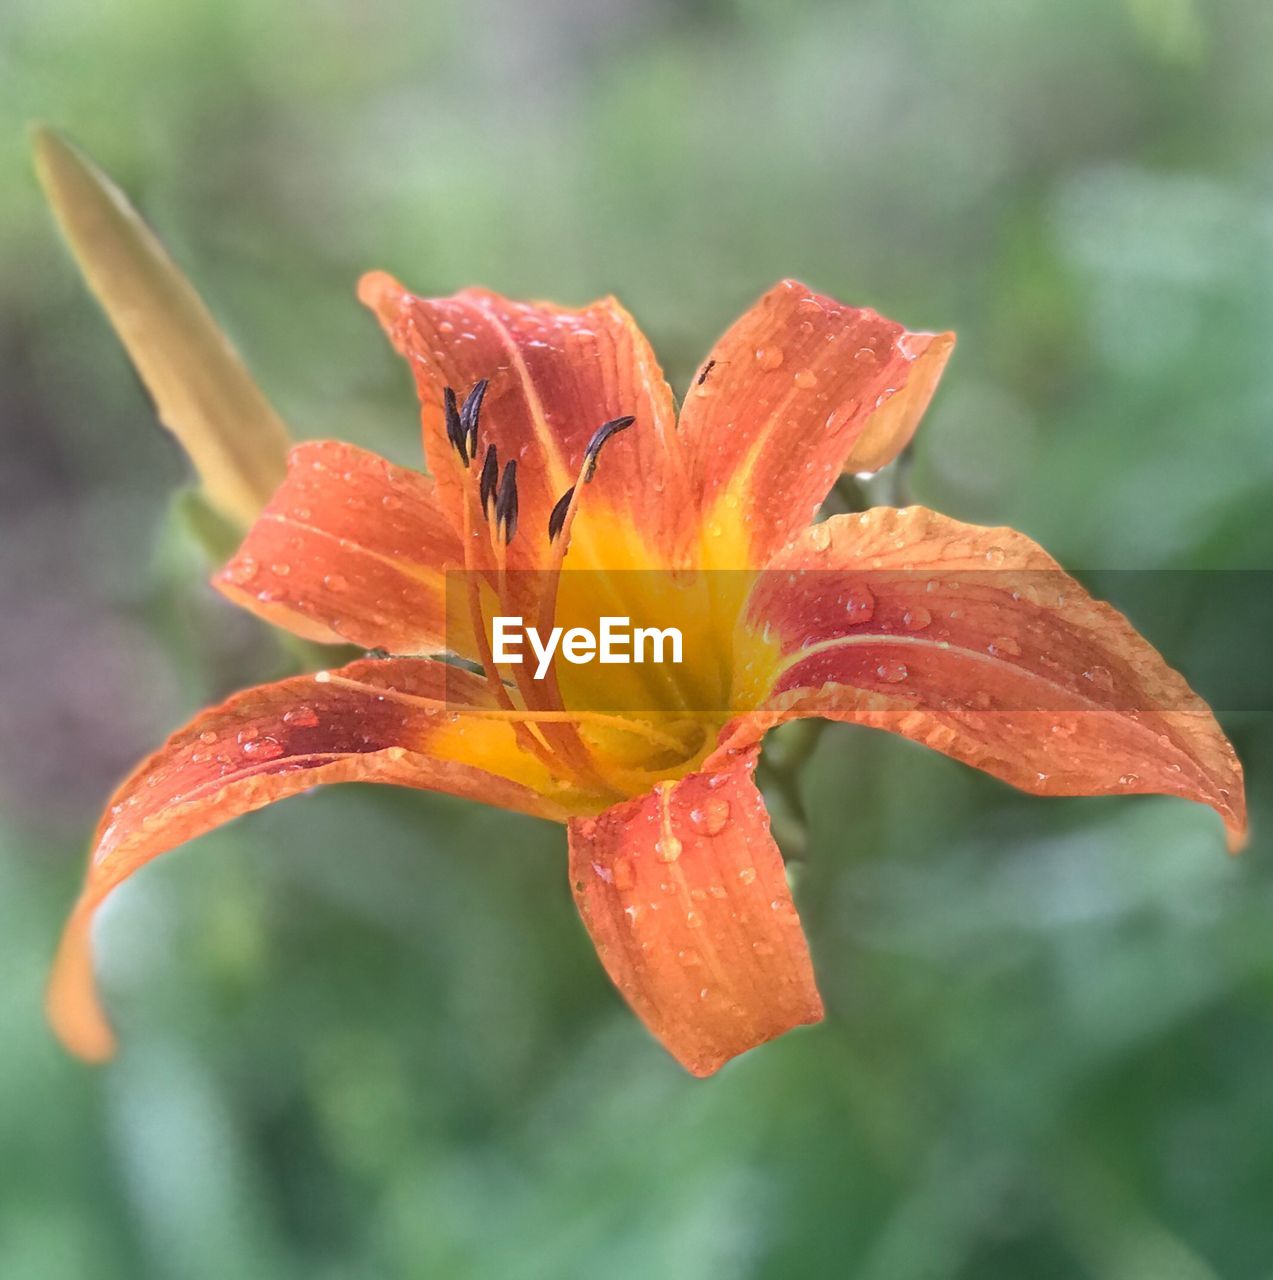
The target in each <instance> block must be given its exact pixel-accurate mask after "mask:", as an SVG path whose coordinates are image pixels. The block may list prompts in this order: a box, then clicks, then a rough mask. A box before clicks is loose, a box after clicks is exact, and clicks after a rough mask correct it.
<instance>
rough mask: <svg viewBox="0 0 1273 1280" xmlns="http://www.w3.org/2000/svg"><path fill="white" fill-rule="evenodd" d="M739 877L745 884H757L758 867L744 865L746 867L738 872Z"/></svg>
mask: <svg viewBox="0 0 1273 1280" xmlns="http://www.w3.org/2000/svg"><path fill="white" fill-rule="evenodd" d="M738 878H739V879H740V880H741V881H742V882H743V884H755V882H756V868H755V867H744V868H743V869H742V870H741V871H740V872H739V873H738Z"/></svg>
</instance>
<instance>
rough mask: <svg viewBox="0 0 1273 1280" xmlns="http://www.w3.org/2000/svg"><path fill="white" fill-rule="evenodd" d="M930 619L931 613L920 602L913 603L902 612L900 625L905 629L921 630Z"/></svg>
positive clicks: (931, 618) (931, 617)
mask: <svg viewBox="0 0 1273 1280" xmlns="http://www.w3.org/2000/svg"><path fill="white" fill-rule="evenodd" d="M932 620H933V615H932V614H931V613H929V612H928V610H927V609H925V608H924V606H923V605H922V604H917V605H914V606H913V607H911V608H910V609H907V610H906V612H905V613H904V614H902V626H904V627H905V628H906V630H907V631H923V629H924V628H925V627H926V626H928V624H929V623H930V622H932Z"/></svg>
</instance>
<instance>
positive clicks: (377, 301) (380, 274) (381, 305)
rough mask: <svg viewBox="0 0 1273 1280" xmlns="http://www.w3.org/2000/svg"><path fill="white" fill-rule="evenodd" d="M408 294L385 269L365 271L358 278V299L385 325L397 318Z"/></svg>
mask: <svg viewBox="0 0 1273 1280" xmlns="http://www.w3.org/2000/svg"><path fill="white" fill-rule="evenodd" d="M410 296H411V295H410V294H409V293H408V292H407V290H406V289H405V288H404V287H403V286H402V284H401V283H399V281H398V280H396V279H395V278H394V277H393V276H391V275H390V274H389V273H388V272H387V271H366V272H364V273H363V274H362V275H361V276H360V277H359V279H358V301H359V302H361V303H362V304H363V306H364V307H368V308H370V309H371V310H372V311H374V312H375V313H376V315H377V316H379V317H380V320H381V322H382V323H383V324H386V325H388V324H392V323H393V322H394V321H396V320H397V318H398V316H399V314H400V313H401V311H402V309H403V306H404V304H405V303H406V300H407V299H408V298H409V297H410Z"/></svg>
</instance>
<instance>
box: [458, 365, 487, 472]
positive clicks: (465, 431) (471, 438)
mask: <svg viewBox="0 0 1273 1280" xmlns="http://www.w3.org/2000/svg"><path fill="white" fill-rule="evenodd" d="M488 386H490V382H489V380H488V379H486V378H483V379H482V380H481V381H480V382H475V383H474V384H473V389H472V391H470V392H469V393H468V395H466V396H465V397H464V404H463V405H462V406H461V408H460V430H461V434H462V436H463V438H464V443H465V446H466V447H467V449H468V454H469V457H470V458H476V457H477V419H478V415H479V414H480V413H481V412H482V400H483V398H484V397H485V395H486V388H487V387H488Z"/></svg>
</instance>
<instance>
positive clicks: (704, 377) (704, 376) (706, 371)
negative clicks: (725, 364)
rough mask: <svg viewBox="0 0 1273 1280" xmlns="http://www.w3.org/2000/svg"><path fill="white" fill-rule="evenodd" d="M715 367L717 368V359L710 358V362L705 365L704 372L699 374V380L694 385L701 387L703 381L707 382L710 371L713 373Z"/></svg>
mask: <svg viewBox="0 0 1273 1280" xmlns="http://www.w3.org/2000/svg"><path fill="white" fill-rule="evenodd" d="M715 368H716V361H715V360H709V361H708V362H707V363H706V364H705V365H704V366H703V372H702V373H700V374H699V375H698V381H697V382H696V383H695V384H694V385H695V386H696V387H701V386H702V385H703V383H705V382H706V381H707V375H708V374H709V373H711V371H712V370H713V369H715Z"/></svg>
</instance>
